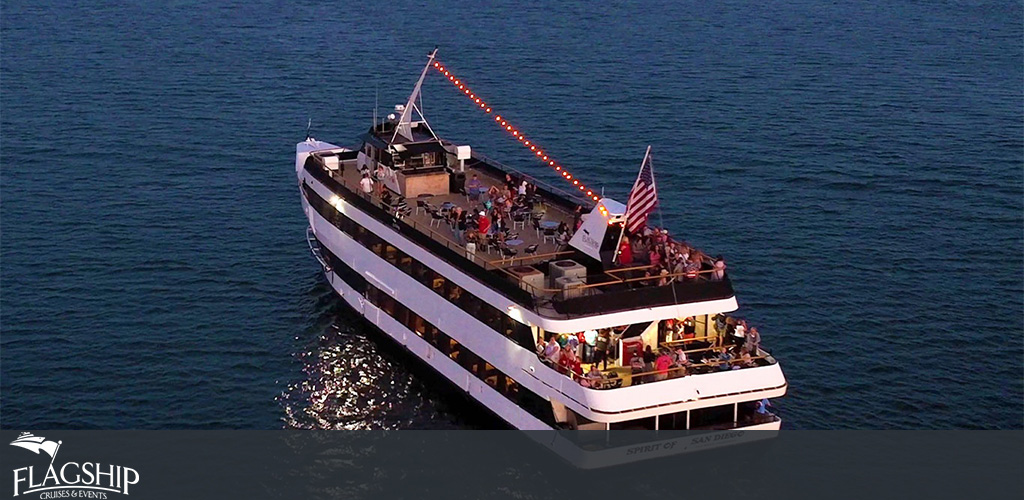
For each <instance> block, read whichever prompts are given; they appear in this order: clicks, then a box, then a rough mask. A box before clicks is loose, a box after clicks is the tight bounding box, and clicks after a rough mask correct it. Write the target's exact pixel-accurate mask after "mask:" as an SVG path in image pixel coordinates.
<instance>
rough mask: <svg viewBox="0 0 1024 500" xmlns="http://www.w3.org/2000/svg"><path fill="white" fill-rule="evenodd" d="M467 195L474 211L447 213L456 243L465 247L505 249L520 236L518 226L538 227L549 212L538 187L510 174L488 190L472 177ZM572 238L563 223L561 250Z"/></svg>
mask: <svg viewBox="0 0 1024 500" xmlns="http://www.w3.org/2000/svg"><path fill="white" fill-rule="evenodd" d="M465 194H466V196H467V198H468V200H469V202H470V203H471V204H472V203H475V204H476V207H475V208H472V209H463V208H462V207H460V206H457V205H456V206H453V207H452V208H451V209H450V210H447V211H446V212H445V213H444V217H445V220H446V222H448V224H449V226H450V227H451V228H452V232H453V236H454V240H455V242H456V243H458V244H460V245H463V246H466V245H467V244H468V243H476V244H477V245H479V244H481V243H489V244H493V245H496V246H498V247H503V246H505V243H506V241H508V240H514V239H517V238H518V236H519V235H518V234H517V233H515V232H513V231H514V225H515V224H514V223H515V222H521V223H522V225H523V229H524V230H525V228H526V225H527V224H528V223H529V224H533V223H535V222H536V223H539V221H540V220H541V219H542V218H543V217H544V215H545V213H546V211H547V209H546V207H545V206H544V203H543V202H542V199H541V197H540V196H539V195H538V194H537V186H536V185H535V184H533V183H531V182H529V181H527V180H525V179H522V180H520V179H516V178H514V177H513V176H512V175H511V174H506V175H505V183H504V185H503V186H501V187H499V186H494V185H492V186H486V184H485V183H484V182H483V181H481V180H480V178H479V176H477V175H476V174H473V176H472V177H471V178H470V179H469V180H468V181H467V182H466V185H465ZM571 236H572V233H571V232H570V230H569V227H568V225H567V224H565V223H564V222H562V223H560V224H559V226H558V228H557V229H556V230H555V242H556V243H557V244H558V245H559V246H562V245H565V244H568V242H569V239H570V238H571Z"/></svg>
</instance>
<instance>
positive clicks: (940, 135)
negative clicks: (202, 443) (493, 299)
mask: <svg viewBox="0 0 1024 500" xmlns="http://www.w3.org/2000/svg"><path fill="white" fill-rule="evenodd" d="M766 4H770V5H766ZM775 4H778V5H775ZM385 5H386V6H387V7H386V8H385V7H384V6H383V5H376V3H374V4H373V5H367V6H358V5H345V3H344V2H341V3H340V4H338V3H330V2H325V3H320V2H309V1H305V2H303V1H299V2H269V1H246V2H222V1H205V2H192V1H177V2H175V1H167V2H112V3H106V2H73V1H67V2H46V1H42V2H40V1H32V2H29V1H24V0H11V1H5V2H4V7H3V9H2V14H0V19H2V24H0V36H2V50H0V62H2V66H0V105H2V113H0V120H2V141H0V147H2V150H0V160H2V177H0V188H2V203H0V215H2V240H0V249H2V259H0V271H2V275H0V277H2V282H0V285H2V293H0V312H2V317H0V327H2V336H0V347H2V351H0V356H2V360H0V361H2V362H0V369H2V380H0V384H2V386H0V387H2V398H3V411H2V416H0V424H2V425H3V426H4V427H7V428H13V427H28V428H57V427H73V428H166V427H169V428H194V427H204V428H206V427H226V428H281V427H327V428H380V427H385V428H449V427H493V426H495V425H497V424H496V423H495V422H494V421H493V419H492V418H490V417H488V416H487V415H485V414H483V413H482V412H480V411H478V410H476V409H474V408H473V407H471V406H467V405H466V404H465V403H464V402H463V401H461V400H460V399H459V398H458V397H455V396H453V395H452V394H451V393H449V392H448V391H446V390H444V389H440V388H439V387H442V384H439V382H438V380H437V379H436V378H434V377H432V376H431V375H430V373H429V372H428V371H427V370H425V369H423V368H418V367H416V366H412V367H409V366H408V365H409V363H407V360H406V359H405V358H404V357H403V356H402V354H401V353H400V352H399V351H398V350H397V349H395V348H393V347H390V346H389V345H388V344H387V343H385V342H382V341H381V340H380V339H379V338H378V337H377V336H375V335H372V334H368V332H366V331H364V328H363V327H362V326H361V325H360V324H359V323H357V322H353V321H352V320H351V319H350V313H349V311H347V310H346V309H345V308H344V307H342V306H341V301H340V299H337V298H335V297H333V296H332V295H331V293H330V291H329V288H328V287H327V286H326V285H325V284H324V281H323V280H322V278H321V277H320V276H319V275H318V268H317V265H316V263H315V261H314V260H313V259H312V258H311V257H310V256H309V254H308V251H307V249H306V245H305V241H304V230H305V225H306V224H305V222H304V220H303V217H302V213H301V210H300V208H299V197H298V193H297V190H296V188H295V180H294V170H293V156H292V155H293V151H294V144H295V142H297V141H298V140H301V139H302V138H303V137H304V129H305V125H306V120H307V118H312V119H313V132H314V135H315V136H316V137H317V138H319V139H324V140H329V141H332V142H336V143H341V144H346V145H351V144H354V143H355V141H356V136H357V135H358V134H359V133H360V132H362V131H363V130H364V129H365V128H366V127H368V126H369V123H370V116H371V111H372V107H373V103H374V89H375V87H376V88H379V95H380V99H381V106H382V108H383V109H386V108H387V107H389V106H391V105H393V104H395V103H398V102H403V101H404V100H405V97H406V96H407V95H408V92H409V91H410V89H411V86H412V84H413V83H414V81H415V78H416V76H417V74H418V71H419V70H420V68H421V66H422V64H423V63H424V61H425V54H426V53H427V52H428V51H429V50H430V49H431V48H432V47H433V46H434V45H435V44H436V45H440V47H441V51H440V54H439V55H440V59H441V60H442V61H444V62H445V63H447V64H448V65H449V67H451V68H452V69H454V70H456V71H458V72H459V73H460V74H461V75H462V76H464V77H465V78H467V79H468V82H469V83H471V84H472V85H473V88H474V89H475V90H476V91H477V92H479V93H480V94H481V95H482V96H484V97H486V98H487V99H489V102H491V103H492V105H493V106H494V107H495V109H497V110H498V111H500V112H502V113H503V114H505V115H506V116H508V117H509V118H510V119H513V120H514V121H515V122H516V123H517V124H519V125H520V126H521V127H522V129H523V130H524V131H526V132H527V133H528V134H529V135H531V136H532V137H533V138H535V139H536V140H537V142H538V143H540V144H542V145H544V146H545V147H546V148H547V150H548V151H550V152H551V153H552V154H553V156H555V157H556V158H559V159H561V160H562V161H563V162H564V163H565V164H566V165H567V166H569V167H570V168H571V169H573V171H575V172H576V173H577V174H578V175H579V176H580V177H581V178H583V179H584V180H586V181H588V182H589V183H590V184H593V185H598V186H600V185H603V186H604V187H605V189H606V192H607V193H608V194H610V195H614V196H617V197H619V198H620V199H624V196H623V195H624V194H625V193H626V192H627V191H628V189H629V187H630V182H631V180H632V179H633V176H634V175H635V172H636V169H637V167H638V166H639V162H640V159H641V157H642V155H643V152H644V148H645V147H646V146H647V145H648V144H651V145H653V146H654V154H655V164H654V165H655V174H656V176H657V179H658V182H659V188H660V193H661V197H662V217H663V219H664V223H665V225H666V226H668V227H670V228H671V229H672V230H673V232H674V233H675V234H678V235H681V236H682V237H684V238H687V239H689V240H690V241H693V242H695V243H696V244H698V245H699V246H700V247H702V248H704V249H706V250H707V251H708V252H710V253H712V254H717V253H722V254H724V255H725V256H726V258H727V259H728V260H729V265H730V270H731V271H732V272H733V279H734V281H735V285H736V287H737V290H738V297H739V300H740V304H741V311H742V315H745V316H746V317H747V318H748V319H749V320H750V321H751V322H752V323H753V324H755V325H757V326H759V327H760V330H761V331H762V335H763V337H764V342H765V344H767V345H768V346H769V347H771V348H772V349H773V351H774V352H775V353H776V354H777V356H778V357H779V358H780V359H781V362H782V366H783V369H784V370H785V372H786V375H787V377H788V378H789V382H790V394H789V395H788V396H787V397H786V398H784V399H783V400H781V401H780V402H779V403H778V405H779V406H780V407H781V411H782V414H783V417H784V418H785V421H786V425H787V426H788V427H792V428H837V427H852V428H903V427H913V428H1020V427H1021V426H1022V409H1021V401H1022V398H1024V395H1022V356H1024V348H1022V337H1024V335H1022V333H1024V327H1022V324H1024V316H1022V311H1024V307H1022V306H1024V279H1022V269H1024V267H1022V265H1024V262H1022V255H1024V245H1022V227H1024V220H1022V214H1024V207H1022V198H1024V184H1022V181H1024V176H1022V166H1024V139H1022V137H1024V118H1022V110H1024V91H1022V81H1024V64H1022V60H1024V57H1022V54H1024V50H1022V42H1021V40H1022V37H1024V33H1022V31H1024V30H1022V25H1024V16H1022V5H1021V3H1020V2H1019V1H1018V2H986V1H952V0H942V1H937V2H921V1H910V0H885V1H883V0H869V1H852V0H851V1H837V2H831V3H823V2H816V1H810V0H795V1H792V2H750V1H728V0H727V1H723V2H713V3H711V4H708V3H707V2H688V1H673V2H642V3H641V2H637V3H624V2H611V3H585V4H584V5H583V6H579V7H566V8H564V9H562V10H557V11H556V10H550V9H547V8H542V7H538V6H535V5H532V4H531V3H530V2H518V3H515V4H512V5H510V6H508V7H506V8H502V9H498V10H480V9H478V8H477V7H476V6H475V5H476V3H471V2H467V3H465V4H462V3H456V2H453V1H439V2H429V3H428V2H420V3H419V4H411V5H398V4H393V3H391V2H388V3H386V4H385ZM424 105H425V110H426V112H427V115H428V117H429V118H430V119H431V122H432V124H433V125H434V127H435V129H437V130H438V131H439V133H441V134H442V135H444V136H447V137H449V138H452V139H455V140H458V141H466V142H468V143H470V144H472V145H473V146H474V147H475V148H477V149H479V150H480V151H483V152H486V153H488V154H490V155H491V156H494V157H497V158H501V159H503V160H507V162H508V163H510V164H512V165H515V166H517V167H520V168H522V169H524V170H528V171H530V172H534V173H538V174H540V175H547V174H544V173H543V172H544V168H543V167H542V166H540V165H539V164H538V163H536V162H535V161H532V160H531V159H530V158H529V157H528V156H527V155H526V154H525V153H524V152H523V150H522V149H521V148H520V147H518V146H517V145H516V144H513V143H512V142H511V141H510V140H509V139H508V138H507V137H506V136H505V135H504V134H503V133H501V132H500V131H499V130H498V128H497V127H494V126H493V125H492V124H489V123H488V120H487V118H486V117H485V116H484V115H483V114H482V113H480V112H478V111H476V110H475V109H473V107H472V106H470V105H469V103H468V102H467V101H466V99H465V98H463V97H461V96H459V95H458V94H457V93H456V91H454V90H453V89H452V88H451V86H450V85H449V84H447V82H442V80H441V79H439V78H437V77H436V75H435V76H433V77H431V78H428V80H427V83H426V85H425V90H424ZM548 178H551V177H550V176H549V177H548ZM555 182H557V180H555Z"/></svg>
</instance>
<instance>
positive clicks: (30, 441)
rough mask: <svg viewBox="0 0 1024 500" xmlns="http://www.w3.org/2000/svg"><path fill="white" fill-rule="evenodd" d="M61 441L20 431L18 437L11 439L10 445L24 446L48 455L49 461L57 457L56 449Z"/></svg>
mask: <svg viewBox="0 0 1024 500" xmlns="http://www.w3.org/2000/svg"><path fill="white" fill-rule="evenodd" d="M61 443H63V441H56V442H54V441H50V440H48V439H46V438H45V437H43V436H33V435H32V433H31V432H22V433H21V435H19V436H18V439H15V440H14V441H11V446H17V447H18V448H24V449H26V450H28V451H31V452H32V453H35V454H36V455H38V454H39V452H40V451H42V452H45V453H46V454H47V455H50V463H51V464H52V463H53V460H54V459H55V458H57V450H58V449H59V448H60V445H61Z"/></svg>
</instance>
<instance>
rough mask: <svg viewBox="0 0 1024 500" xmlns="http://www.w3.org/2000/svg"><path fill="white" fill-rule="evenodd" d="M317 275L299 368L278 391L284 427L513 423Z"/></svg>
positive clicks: (298, 350)
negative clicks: (468, 393)
mask: <svg viewBox="0 0 1024 500" xmlns="http://www.w3.org/2000/svg"><path fill="white" fill-rule="evenodd" d="M314 281H315V282H314V283H313V284H312V286H311V287H310V288H309V291H308V292H307V300H308V308H309V311H308V312H307V317H308V318H309V320H308V322H307V325H306V326H305V327H304V328H303V329H302V330H301V331H300V332H298V333H297V334H296V335H295V337H294V340H293V345H294V350H293V356H294V357H295V359H296V361H297V363H298V364H299V365H300V366H301V373H300V374H298V378H297V379H293V380H292V381H290V383H289V384H288V386H287V388H286V389H285V390H284V391H283V392H282V393H281V394H280V395H279V396H278V398H277V399H278V402H279V404H280V407H281V410H282V412H283V413H284V415H283V416H282V420H283V422H284V427H285V428H287V429H349V430H352V429H393V430H396V429H466V428H469V429H507V428H508V426H507V424H505V423H504V422H503V421H502V420H501V419H499V418H498V417H497V416H496V415H494V414H492V413H490V412H489V411H488V410H487V409H486V408H483V407H482V406H480V405H479V404H478V403H476V402H474V401H472V400H470V399H469V398H468V397H467V396H466V395H464V394H463V393H461V392H459V391H458V390H457V389H455V388H453V387H452V385H451V382H449V381H448V380H446V379H444V378H443V377H442V376H440V375H438V374H437V373H435V372H434V371H433V370H431V369H430V367H428V366H426V365H424V364H423V362H422V361H420V360H419V359H417V358H416V357H415V356H413V355H411V354H410V353H408V352H407V351H406V350H404V349H403V348H402V347H401V346H399V345H398V344H397V343H396V342H394V341H393V340H392V339H391V338H390V337H388V336H387V335H385V334H383V333H382V332H380V331H379V330H378V329H377V328H376V327H375V326H373V325H372V324H370V323H369V322H368V321H366V320H365V319H363V318H362V317H361V316H359V314H358V313H357V312H356V311H354V310H353V309H352V308H351V307H349V305H348V304H347V303H346V302H345V301H344V299H342V298H341V297H339V296H338V295H337V294H336V293H335V292H334V291H333V290H332V289H331V287H330V285H329V284H328V283H327V281H326V280H325V279H324V278H323V276H322V275H321V274H319V273H317V275H316V277H315V280H314Z"/></svg>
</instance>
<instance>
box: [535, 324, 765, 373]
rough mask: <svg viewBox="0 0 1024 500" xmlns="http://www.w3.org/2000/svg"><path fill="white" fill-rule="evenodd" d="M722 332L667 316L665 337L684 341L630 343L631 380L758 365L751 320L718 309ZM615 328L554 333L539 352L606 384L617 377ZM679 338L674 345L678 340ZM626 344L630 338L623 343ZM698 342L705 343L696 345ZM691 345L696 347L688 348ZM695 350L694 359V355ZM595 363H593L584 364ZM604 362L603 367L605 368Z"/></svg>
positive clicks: (627, 359)
mask: <svg viewBox="0 0 1024 500" xmlns="http://www.w3.org/2000/svg"><path fill="white" fill-rule="evenodd" d="M711 319H712V320H713V321H714V322H715V323H714V328H715V331H716V332H717V335H715V336H712V338H711V339H710V341H706V340H701V339H697V338H695V328H694V319H693V318H692V317H690V318H684V319H681V320H666V321H663V322H661V324H660V328H663V330H662V331H659V338H662V339H666V340H672V341H683V342H669V343H668V346H666V345H664V344H663V345H662V347H656V346H653V345H646V346H644V345H643V344H642V343H635V347H628V348H627V347H624V349H625V350H626V352H623V353H622V357H623V358H624V360H625V365H626V366H628V367H629V368H630V373H631V375H633V376H634V377H633V378H632V381H631V383H632V384H637V383H643V382H651V381H658V380H665V379H668V378H675V377H683V376H686V375H688V374H691V373H693V371H694V370H696V372H697V373H704V372H710V371H728V370H739V369H741V368H747V367H753V366H757V356H758V353H759V348H760V342H761V336H760V334H759V333H758V331H757V328H755V327H748V325H747V322H746V320H743V319H737V318H733V317H731V316H727V315H725V314H718V315H715V316H713V317H712V318H711ZM622 329H623V328H620V329H619V330H620V331H618V332H616V331H614V330H613V329H602V330H600V331H597V330H589V331H586V332H579V333H576V334H552V335H550V336H549V337H548V339H547V341H545V342H540V343H539V345H538V353H537V354H538V356H539V357H540V358H541V359H542V360H544V361H545V362H546V363H548V364H549V365H550V366H551V367H553V368H554V369H556V370H557V371H559V372H560V373H563V374H565V375H568V376H570V377H572V378H574V379H575V380H578V381H579V382H580V383H581V384H582V385H583V386H585V387H606V386H607V384H608V382H609V381H610V380H609V377H613V378H614V377H617V376H618V375H617V374H616V372H615V371H614V370H612V371H607V370H608V360H609V359H615V358H618V353H616V352H614V344H615V343H616V342H615V340H617V339H618V338H619V337H618V336H619V335H621V333H622V332H621V330H622ZM673 344H674V345H673ZM623 346H625V343H623ZM694 347H699V348H697V349H694ZM688 349H691V350H690V351H689V353H688V351H687V350H688ZM691 356H692V358H693V359H691ZM588 363H590V367H589V369H586V370H585V369H584V365H586V364H588ZM602 368H603V369H602Z"/></svg>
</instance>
